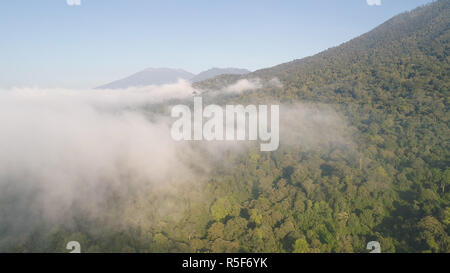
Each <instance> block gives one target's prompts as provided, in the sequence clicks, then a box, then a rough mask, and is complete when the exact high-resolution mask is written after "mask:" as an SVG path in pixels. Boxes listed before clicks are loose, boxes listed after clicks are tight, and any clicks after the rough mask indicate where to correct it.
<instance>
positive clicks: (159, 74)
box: [97, 68, 195, 89]
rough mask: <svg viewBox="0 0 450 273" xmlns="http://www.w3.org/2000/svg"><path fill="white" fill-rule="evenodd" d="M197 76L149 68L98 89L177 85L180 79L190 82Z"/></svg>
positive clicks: (182, 71)
mask: <svg viewBox="0 0 450 273" xmlns="http://www.w3.org/2000/svg"><path fill="white" fill-rule="evenodd" d="M194 76H195V75H194V74H192V73H190V72H187V71H185V70H183V69H172V68H147V69H145V70H143V71H141V72H138V73H136V74H133V75H131V76H129V77H126V78H124V79H121V80H117V81H114V82H111V83H108V84H105V85H102V86H99V87H97V88H98V89H108V88H110V89H118V88H127V87H132V86H146V85H152V84H168V83H175V82H177V81H178V80H179V79H183V80H190V79H191V78H192V77H194Z"/></svg>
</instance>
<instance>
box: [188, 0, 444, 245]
mask: <svg viewBox="0 0 450 273" xmlns="http://www.w3.org/2000/svg"><path fill="white" fill-rule="evenodd" d="M449 40H450V1H449V0H440V1H435V2H432V3H430V4H428V5H425V6H422V7H419V8H417V9H414V10H412V11H410V12H405V13H402V14H399V15H397V16H395V17H393V18H392V19H390V20H388V21H387V22H385V23H383V24H382V25H380V26H378V27H376V28H375V29H373V30H372V31H370V32H368V33H366V34H364V35H361V36H360V37H357V38H355V39H352V40H350V41H348V42H346V43H344V44H342V45H340V46H337V47H334V48H330V49H328V50H326V51H324V52H321V53H319V54H317V55H314V56H311V57H307V58H304V59H300V60H294V61H292V62H288V63H284V64H280V65H278V66H274V67H270V68H267V69H262V70H258V71H255V72H253V73H250V74H247V75H244V76H237V75H223V76H218V77H215V78H213V79H210V80H206V81H203V82H200V83H197V84H196V85H198V86H200V87H205V88H220V87H221V86H222V85H227V84H231V83H233V82H236V81H237V80H239V79H245V78H248V79H250V78H256V77H258V78H261V79H263V80H270V79H272V78H275V77H276V78H278V79H279V80H280V82H281V83H282V84H283V88H281V89H274V88H269V87H266V88H263V89H260V90H255V91H250V92H247V93H243V94H241V95H234V96H229V97H228V98H227V97H225V98H224V100H225V101H224V102H222V103H223V104H231V103H230V101H232V103H234V104H246V103H253V104H255V103H259V102H262V103H274V102H280V103H285V104H293V105H295V103H303V104H304V103H308V104H319V105H323V104H325V105H327V107H331V108H333V109H335V110H336V111H338V113H339V114H341V115H342V116H344V117H345V118H346V120H347V121H348V124H349V126H350V127H351V128H352V130H354V133H353V134H352V135H351V136H349V139H352V140H353V141H354V142H355V144H354V145H355V149H356V150H357V156H356V157H355V158H353V159H351V156H349V155H348V151H346V150H345V148H343V147H339V145H336V146H334V147H333V146H331V147H329V148H322V149H321V150H317V151H305V150H304V149H302V148H301V147H300V148H299V149H290V150H288V149H283V147H281V146H280V149H279V150H278V151H277V152H275V153H272V154H271V155H270V157H271V158H264V159H263V158H262V156H261V157H260V158H259V159H258V167H260V166H265V167H264V168H265V169H271V172H270V173H269V174H264V173H262V174H261V173H259V169H258V168H256V170H255V169H253V170H252V169H250V168H249V167H248V166H249V165H246V168H243V169H239V167H236V168H235V169H234V170H232V171H230V173H231V174H233V175H234V176H235V177H236V179H235V180H234V181H233V182H232V183H230V182H229V180H226V181H227V182H226V183H227V187H229V188H236V189H238V188H239V187H243V186H242V183H244V182H243V181H248V180H252V181H257V182H255V183H256V184H253V185H257V186H253V188H252V189H251V190H250V189H249V192H251V193H249V194H248V196H246V198H249V200H251V201H246V202H243V203H240V206H241V207H240V208H241V210H245V211H253V212H254V211H257V212H254V214H252V215H251V217H249V221H248V222H249V223H253V224H254V225H256V226H257V228H255V229H254V230H258V232H259V231H260V230H262V229H264V230H266V231H265V233H264V235H261V236H262V237H264V238H265V240H266V241H270V240H274V241H275V242H277V243H279V244H281V245H283V246H282V247H280V248H277V247H273V248H270V247H268V246H264V247H262V248H259V246H258V245H257V244H254V245H252V244H251V243H247V241H245V237H241V238H240V237H237V236H236V237H233V236H229V238H228V239H227V240H229V241H232V242H238V244H239V246H240V247H241V248H244V246H245V249H247V250H249V251H250V252H251V251H275V252H276V251H288V252H289V251H301V252H309V251H311V252H364V251H366V250H365V246H366V244H367V242H369V241H371V240H376V241H378V242H380V244H381V248H382V251H383V252H449V251H450V236H449V234H450V191H449V187H450V149H449V143H450V128H449V125H450V114H449V110H450V101H449V98H450V81H449V79H450V62H449V52H450V51H449V48H450V46H449ZM280 111H281V110H280ZM305 133H306V132H305ZM280 139H281V138H280ZM281 141H282V139H281ZM254 156H255V155H253V154H250V155H249V156H248V157H247V158H244V159H241V160H240V161H238V162H252V158H253V157H254ZM226 161H227V160H226V159H223V162H226ZM237 164H239V163H237ZM250 166H251V165H250ZM275 166H280V167H275ZM273 174H278V175H279V176H278V177H277V175H275V177H274V178H273V177H272V178H268V176H270V175H273ZM240 177H244V178H245V179H239V178H240ZM219 181H220V180H219V179H217V180H216V181H215V182H219ZM280 181H282V183H281V184H280ZM242 192H243V190H242V189H238V190H232V189H227V190H223V191H221V192H220V193H219V195H220V196H232V197H237V196H241V194H242ZM268 200H270V201H268ZM262 208H263V209H262ZM280 211H282V212H281V213H280V215H278V216H275V214H278V213H279V212H280ZM320 214H322V215H323V216H318V215H320ZM260 215H262V219H265V220H264V221H263V222H265V224H264V223H263V224H261V223H256V224H255V221H254V220H253V222H252V217H253V219H255V218H256V217H261V216H260ZM271 215H272V216H271ZM233 219H234V218H233ZM280 219H284V220H280ZM309 222H314V224H308V223H309ZM268 223H272V224H268ZM214 225H216V223H214V224H213V226H214ZM243 226H245V223H244V224H243ZM227 227H228V224H227V225H225V229H227ZM230 228H231V227H230ZM267 230H268V231H267ZM210 231H211V232H213V231H214V230H212V229H211V230H210ZM210 231H208V234H209V232H210ZM247 232H250V233H251V232H252V231H247Z"/></svg>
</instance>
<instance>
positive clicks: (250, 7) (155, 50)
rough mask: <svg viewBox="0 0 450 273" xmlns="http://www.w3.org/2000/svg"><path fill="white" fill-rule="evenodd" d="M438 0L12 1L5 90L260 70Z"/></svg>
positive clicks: (5, 7)
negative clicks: (176, 71)
mask: <svg viewBox="0 0 450 273" xmlns="http://www.w3.org/2000/svg"><path fill="white" fill-rule="evenodd" d="M429 2H431V0H345V1H342V0H302V1H300V0H292V1H287V0H190V1H188V0H33V1H30V0H7V1H2V2H1V3H0V35H1V36H0V37H2V38H1V42H0V60H1V61H0V88H13V87H30V86H31V87H64V88H90V87H95V86H99V85H102V84H105V83H108V82H111V81H114V80H117V79H121V78H124V77H126V76H128V75H130V74H133V73H135V72H138V71H140V70H143V69H145V68H148V67H171V68H182V69H185V70H187V71H190V72H192V73H199V72H201V71H203V70H207V69H209V68H212V67H238V68H247V69H249V70H252V71H254V70H257V69H261V68H265V67H270V66H274V65H277V64H280V63H283V62H288V61H292V60H294V59H299V58H302V57H306V56H310V55H313V54H316V53H318V52H320V51H322V50H325V49H327V48H329V47H333V46H337V45H339V44H341V43H343V42H345V41H348V40H350V39H352V38H354V37H357V36H358V35H361V34H363V33H365V32H367V31H370V30H371V29H373V28H374V27H376V26H377V25H379V24H381V23H383V22H384V21H386V20H388V19H389V18H391V17H393V16H394V15H396V14H399V13H401V12H404V11H407V10H411V9H413V8H415V7H417V6H420V5H423V4H426V3H429Z"/></svg>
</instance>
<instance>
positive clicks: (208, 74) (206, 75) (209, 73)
mask: <svg viewBox="0 0 450 273" xmlns="http://www.w3.org/2000/svg"><path fill="white" fill-rule="evenodd" d="M250 72H251V71H249V70H247V69H240V68H217V67H214V68H211V69H209V70H206V71H203V72H201V73H200V74H198V75H196V76H195V77H193V78H192V79H191V82H200V81H204V80H208V79H211V78H214V77H216V76H220V75H224V74H227V75H228V74H231V75H245V74H248V73H250Z"/></svg>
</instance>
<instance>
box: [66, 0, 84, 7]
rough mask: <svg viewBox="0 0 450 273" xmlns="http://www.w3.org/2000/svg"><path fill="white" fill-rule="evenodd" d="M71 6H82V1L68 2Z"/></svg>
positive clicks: (67, 0) (70, 0)
mask: <svg viewBox="0 0 450 273" xmlns="http://www.w3.org/2000/svg"><path fill="white" fill-rule="evenodd" d="M66 3H67V5H69V6H81V0H66Z"/></svg>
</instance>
